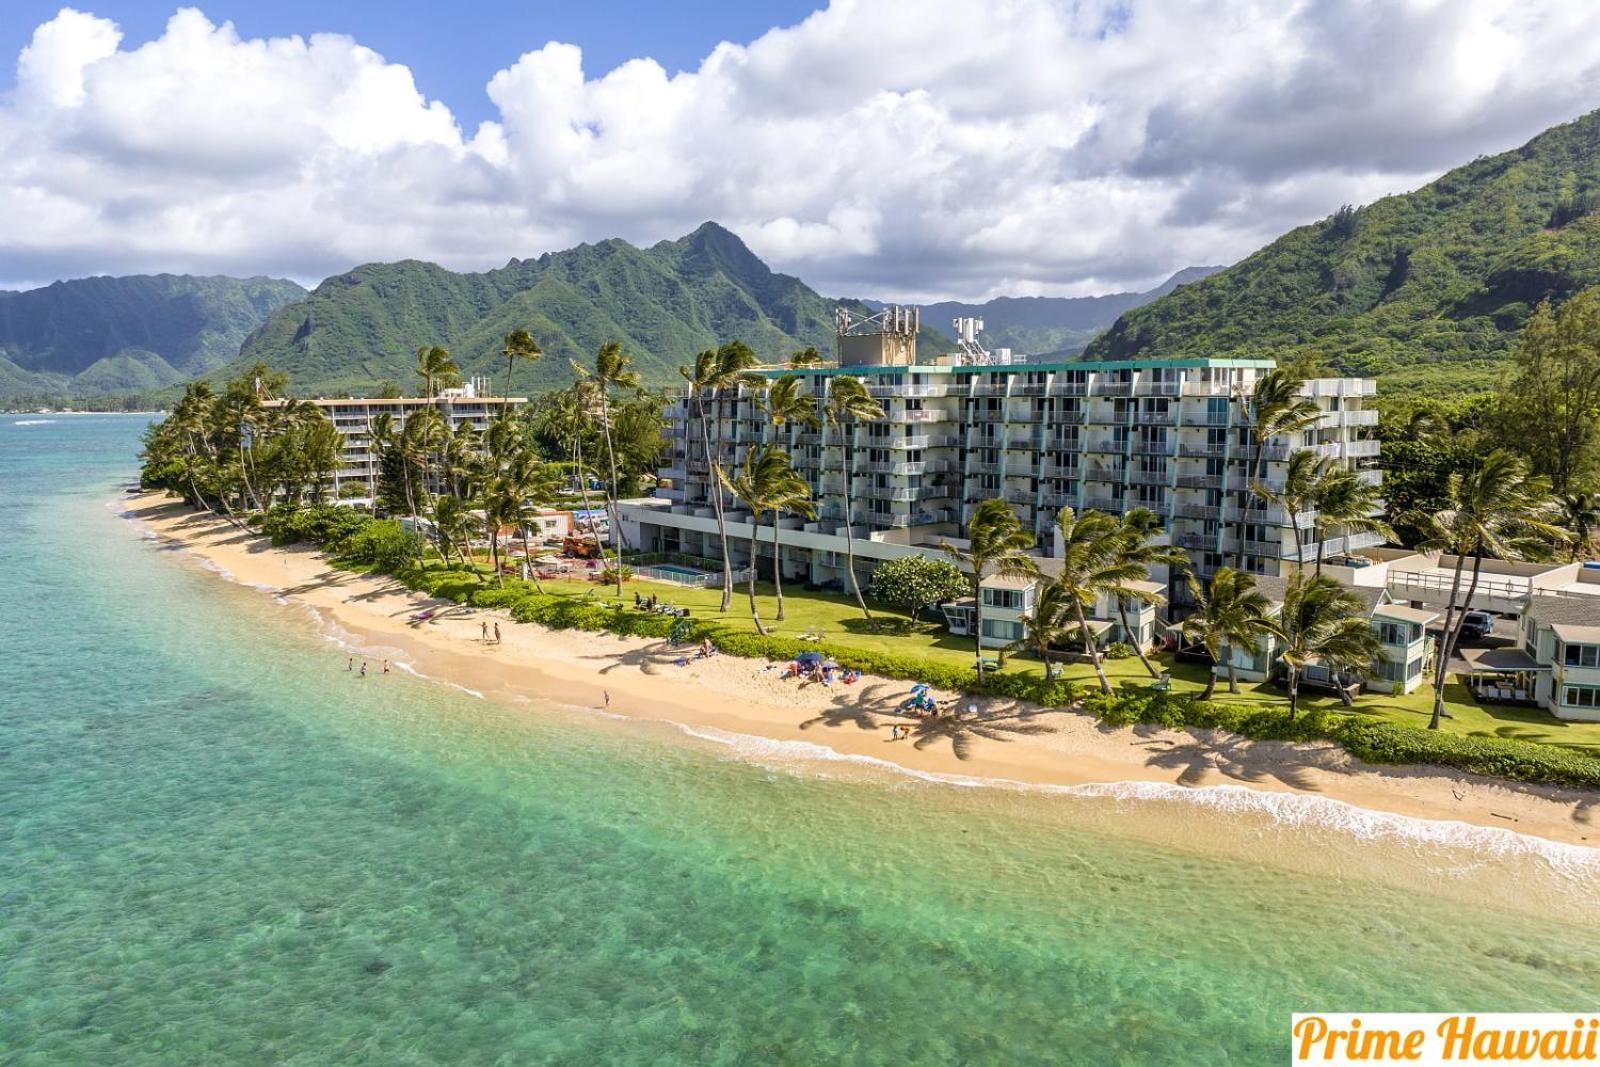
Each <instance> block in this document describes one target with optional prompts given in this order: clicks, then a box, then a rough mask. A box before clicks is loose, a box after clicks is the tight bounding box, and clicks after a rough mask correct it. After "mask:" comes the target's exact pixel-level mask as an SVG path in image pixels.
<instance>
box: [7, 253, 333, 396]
mask: <svg viewBox="0 0 1600 1067" xmlns="http://www.w3.org/2000/svg"><path fill="white" fill-rule="evenodd" d="M303 296H305V290H304V289H302V288H301V287H300V286H298V285H296V284H295V283H294V282H290V281H284V280H282V279H277V278H224V277H193V276H189V275H176V274H152V275H132V276H129V277H123V278H81V279H77V280H75V281H67V282H56V283H55V284H54V285H47V286H44V287H42V288H39V289H29V290H26V291H23V292H0V399H3V398H9V397H22V396H30V397H40V398H44V397H49V396H87V395H93V394H96V393H111V392H126V391H148V390H151V389H155V388H159V387H161V386H165V385H170V384H172V383H174V382H180V381H184V380H186V379H188V378H192V377H194V376H195V375H197V374H203V373H205V372H207V371H210V370H213V369H215V368H217V367H219V366H222V365H223V364H225V363H228V362H230V361H231V360H233V359H236V358H237V357H238V353H239V346H240V344H241V343H242V342H243V341H244V338H245V337H246V336H247V335H248V334H249V333H250V331H252V330H254V329H255V328H256V327H257V326H259V325H261V323H263V322H264V321H266V319H267V316H268V315H269V314H270V313H271V312H272V310H273V309H274V308H277V307H281V306H283V305H284V304H287V303H289V302H291V301H294V300H298V299H300V298H301V297H303Z"/></svg>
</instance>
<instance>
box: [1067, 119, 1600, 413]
mask: <svg viewBox="0 0 1600 1067" xmlns="http://www.w3.org/2000/svg"><path fill="white" fill-rule="evenodd" d="M1595 284H1600V111H1595V112H1591V113H1589V114H1587V115H1584V116H1582V117H1580V118H1578V119H1575V120H1574V121H1572V122H1569V123H1564V124H1562V125H1559V126H1554V127H1551V128H1550V129H1548V130H1545V131H1544V132H1543V133H1540V134H1538V135H1537V136H1535V137H1533V138H1532V139H1530V140H1529V141H1528V142H1527V143H1525V144H1523V145H1522V146H1520V147H1518V148H1514V149H1512V150H1510V151H1507V152H1502V153H1499V154H1497V155H1493V156H1481V157H1479V158H1478V159H1475V160H1473V161H1472V162H1470V163H1467V164H1465V165H1463V166H1460V167H1456V168H1454V169H1452V170H1450V171H1448V172H1446V173H1445V174H1443V175H1441V176H1440V177H1439V178H1437V179H1435V180H1434V181H1432V182H1429V183H1427V184H1426V185H1424V186H1422V187H1421V188H1419V189H1416V190H1413V191H1411V192H1408V193H1399V194H1396V195H1393V196H1388V197H1383V198H1382V199H1379V200H1376V201H1374V202H1373V203H1371V204H1368V205H1366V206H1364V207H1361V208H1341V209H1340V210H1339V211H1337V212H1335V213H1334V214H1332V215H1330V216H1328V217H1327V218H1324V219H1322V220H1320V221H1318V222H1315V223H1311V224H1309V225H1306V226H1299V227H1296V228H1295V229H1293V230H1290V231H1289V232H1288V233H1286V234H1284V235H1283V236H1281V237H1279V238H1278V239H1277V240H1275V241H1273V242H1271V243H1270V244H1268V245H1266V246H1265V247H1263V248H1261V249H1258V250H1257V251H1256V252H1254V253H1252V254H1251V255H1249V256H1247V257H1246V258H1245V259H1243V260H1241V261H1240V262H1239V263H1236V264H1234V265H1233V266H1231V267H1229V268H1227V269H1226V270H1223V271H1220V272H1218V273H1217V274H1214V275H1212V276H1210V277H1208V278H1205V279H1203V280H1201V281H1199V282H1197V283H1195V284H1193V285H1187V286H1184V287H1182V288H1180V289H1178V290H1176V291H1175V292H1173V293H1171V294H1169V295H1167V296H1165V297H1162V298H1160V299H1158V300H1155V301H1152V302H1151V303H1149V304H1146V305H1144V306H1142V307H1139V308H1135V309H1132V310H1130V311H1127V312H1124V313H1123V314H1122V315H1121V316H1119V317H1118V319H1117V321H1116V323H1114V324H1113V325H1112V327H1111V328H1110V329H1109V330H1108V331H1107V332H1106V333H1105V334H1103V335H1101V336H1100V337H1099V338H1097V339H1096V340H1095V341H1093V342H1091V343H1090V344H1089V346H1088V348H1087V349H1086V352H1085V354H1086V355H1087V356H1089V357H1094V358H1123V359H1125V358H1130V357H1133V356H1144V357H1157V358H1165V357H1178V356H1194V355H1216V356H1226V355H1252V356H1269V357H1273V358H1278V359H1296V358H1305V357H1310V358H1312V359H1314V360H1316V361H1318V362H1321V363H1325V364H1327V365H1329V366H1331V367H1332V368H1334V369H1336V370H1338V371H1340V372H1343V373H1348V374H1358V375H1368V376H1377V377H1380V378H1381V379H1383V380H1384V381H1385V383H1386V384H1388V385H1389V386H1391V387H1400V388H1412V387H1417V388H1430V387H1441V388H1452V389H1471V388H1484V387H1487V386H1489V385H1491V384H1493V382H1494V380H1495V379H1496V378H1497V377H1498V374H1499V372H1500V367H1501V366H1502V364H1503V361H1504V359H1505V357H1506V355H1507V353H1508V352H1509V351H1510V348H1511V345H1512V344H1513V343H1514V341H1515V339H1516V336H1517V333H1518V332H1519V331H1520V330H1521V328H1522V326H1523V325H1524V324H1525V323H1526V322H1527V319H1528V316H1529V315H1531V314H1532V311H1533V308H1534V307H1535V306H1536V305H1537V304H1538V303H1539V302H1540V301H1541V300H1546V299H1548V300H1551V301H1553V302H1557V303H1559V302H1560V301H1561V300H1563V299H1565V298H1566V297H1567V296H1570V295H1572V294H1573V293H1575V292H1577V291H1578V290H1579V289H1581V288H1584V287H1586V286H1589V285H1595Z"/></svg>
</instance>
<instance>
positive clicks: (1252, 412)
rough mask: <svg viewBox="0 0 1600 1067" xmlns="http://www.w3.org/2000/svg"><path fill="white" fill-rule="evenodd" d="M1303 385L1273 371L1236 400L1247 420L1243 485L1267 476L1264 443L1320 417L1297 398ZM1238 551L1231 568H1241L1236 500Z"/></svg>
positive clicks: (1305, 398)
mask: <svg viewBox="0 0 1600 1067" xmlns="http://www.w3.org/2000/svg"><path fill="white" fill-rule="evenodd" d="M1304 384H1305V383H1304V382H1303V381H1302V380H1301V379H1300V378H1299V377H1297V376H1296V375H1294V374H1293V373H1291V372H1290V371H1288V370H1286V369H1284V368H1282V367H1274V368H1273V369H1272V370H1269V371H1267V373H1265V374H1263V375H1262V376H1261V377H1260V378H1259V379H1257V380H1256V387H1255V392H1253V393H1252V394H1250V395H1249V396H1244V395H1241V396H1240V397H1239V406H1240V407H1241V408H1242V409H1243V410H1244V412H1245V413H1246V416H1247V417H1248V418H1249V420H1250V440H1251V444H1252V445H1253V446H1254V451H1253V452H1252V454H1251V457H1250V466H1249V473H1248V475H1247V484H1248V485H1249V486H1254V485H1255V484H1256V483H1258V482H1261V481H1264V480H1265V479H1266V473H1267V442H1268V441H1270V440H1272V439H1273V438H1274V437H1277V436H1279V435H1282V434H1292V433H1299V432H1301V431H1302V430H1305V429H1307V428H1308V427H1310V426H1313V425H1315V423H1316V421H1317V420H1318V419H1319V418H1321V417H1322V409H1321V408H1320V407H1318V406H1317V402H1316V401H1315V400H1312V399H1311V398H1310V397H1308V396H1301V395H1300V387H1301V386H1302V385H1304ZM1239 503H1240V515H1241V518H1240V520H1239V547H1238V548H1237V549H1235V550H1234V568H1235V569H1241V568H1243V566H1244V528H1245V522H1244V519H1243V518H1242V516H1243V514H1244V500H1243V499H1241V500H1240V502H1239Z"/></svg>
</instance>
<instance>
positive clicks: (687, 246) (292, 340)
mask: <svg viewBox="0 0 1600 1067" xmlns="http://www.w3.org/2000/svg"><path fill="white" fill-rule="evenodd" d="M837 305H838V302H837V301H834V300H830V299H828V298H826V297H823V296H821V295H819V294H818V293H816V292H814V291H813V290H812V289H810V288H808V287H807V286H806V285H805V284H804V283H802V282H801V281H800V280H799V279H797V278H793V277H790V276H789V275H786V274H775V273H773V272H772V271H771V270H769V269H768V268H767V266H766V264H765V263H763V262H762V261H761V260H760V259H758V258H757V257H756V256H755V255H754V254H753V253H752V252H751V251H750V250H749V249H748V248H747V247H745V244H744V242H743V241H741V240H740V239H739V238H738V237H736V236H735V235H734V234H732V233H730V232H729V231H727V230H725V229H723V228H722V227H721V226H718V225H716V224H715V223H710V222H708V223H706V224H704V225H702V226H701V227H700V228H699V229H697V230H695V231H694V232H693V233H692V234H689V235H688V236H687V237H684V238H681V239H680V240H676V241H663V242H661V243H659V244H656V245H653V246H651V247H649V248H636V247H634V246H633V245H631V244H628V243H627V242H626V241H621V240H608V241H602V242H600V243H599V244H592V245H589V244H586V245H579V246H578V247H577V248H572V249H568V250H566V251H563V252H555V253H548V254H546V255H543V256H540V257H539V258H538V259H528V260H513V261H512V262H510V263H508V264H507V265H506V266H504V267H502V268H500V269H498V270H491V271H485V272H483V273H481V274H470V273H456V272H453V271H449V270H445V269H444V268H443V267H439V266H436V265H434V264H431V263H421V262H417V261H414V260H411V261H406V262H401V263H377V264H369V265H367V266H363V267H358V268H356V269H355V270H352V271H350V272H349V273H347V274H342V275H338V276H337V277H333V278H329V279H328V280H327V281H325V282H323V283H322V284H321V285H319V286H317V288H316V289H315V290H314V291H313V292H312V293H311V295H310V296H309V297H308V298H307V299H306V300H305V301H303V302H301V303H299V304H295V305H293V306H291V307H285V308H282V309H280V310H279V311H277V312H276V313H275V314H273V315H272V317H271V318H270V319H269V320H268V321H267V323H266V324H265V325H264V326H263V327H262V328H261V329H260V330H258V331H257V332H256V333H255V334H254V335H253V336H251V337H250V338H249V339H248V341H246V343H245V345H244V350H243V352H242V353H241V363H245V364H248V363H253V362H255V361H257V360H261V361H264V362H266V363H269V364H271V365H272V366H273V367H275V368H277V369H280V370H284V371H287V372H288V373H289V375H290V379H291V381H292V382H293V383H294V387H295V389H296V390H297V391H300V392H306V391H318V392H337V391H350V392H357V393H361V392H370V391H372V390H373V389H374V387H375V386H376V385H378V383H380V382H385V381H391V382H395V383H397V384H401V385H403V386H405V387H407V388H410V387H413V386H414V384H415V380H416V374H415V361H416V350H417V348H418V347H419V346H421V345H424V344H428V345H433V344H439V345H443V346H444V347H446V348H448V349H449V350H450V352H451V354H452V356H454V358H455V360H456V362H457V364H458V365H459V366H460V367H461V370H462V373H463V374H464V375H468V376H470V375H474V374H494V375H497V376H500V377H501V380H503V375H504V372H505V360H504V358H503V357H502V355H501V343H502V338H504V336H505V335H506V333H507V332H509V331H510V330H513V329H515V328H517V327H525V328H526V329H528V330H529V331H531V332H532V334H533V336H534V337H535V338H536V339H537V340H538V341H539V344H540V346H541V347H542V348H543V349H544V352H545V355H544V358H542V359H540V360H538V361H537V362H534V363H531V364H519V365H518V366H517V368H516V370H515V372H514V377H513V389H514V391H518V392H532V391H536V390H540V389H543V388H547V387H549V386H552V385H559V384H562V383H565V382H568V381H570V380H571V378H572V372H571V369H570V367H569V365H568V360H569V359H578V360H581V361H584V362H587V361H590V360H592V359H593V356H594V352H595V350H596V349H597V348H599V346H600V345H601V344H603V343H605V342H607V341H612V340H615V341H620V342H621V343H622V345H623V347H624V348H625V349H626V350H627V351H628V352H629V354H630V355H631V356H632V357H633V360H634V365H635V366H636V367H637V368H638V369H639V370H640V372H641V373H642V374H643V375H644V377H645V380H646V381H647V382H652V383H656V384H666V383H668V382H674V381H677V380H678V377H677V368H678V366H679V365H680V364H684V363H687V362H689V361H690V360H692V358H693V356H694V354H695V353H696V352H698V351H700V350H702V349H705V348H713V347H715V346H717V345H719V344H723V343H725V342H727V341H730V340H734V339H738V340H741V341H744V342H745V343H746V344H748V345H750V346H751V347H752V348H754V349H755V350H756V352H757V353H759V354H760V355H761V356H763V357H765V358H768V359H778V358H782V357H784V356H787V355H789V354H791V353H792V352H794V351H795V350H797V349H800V348H804V347H806V346H807V345H815V346H816V347H817V348H819V349H822V350H823V351H828V352H831V351H832V348H833V334H834V325H833V315H834V310H835V308H836V307H837ZM941 340H943V338H942V337H941V336H940V335H938V334H936V333H935V334H932V335H930V337H929V338H928V341H929V343H933V344H937V343H938V342H939V341H941Z"/></svg>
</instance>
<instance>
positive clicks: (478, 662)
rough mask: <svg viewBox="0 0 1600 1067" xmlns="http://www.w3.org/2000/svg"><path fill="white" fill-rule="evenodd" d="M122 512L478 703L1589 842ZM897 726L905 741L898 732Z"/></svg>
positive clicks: (1319, 769) (947, 767)
mask: <svg viewBox="0 0 1600 1067" xmlns="http://www.w3.org/2000/svg"><path fill="white" fill-rule="evenodd" d="M119 503H120V504H121V505H122V510H123V513H124V515H125V516H126V517H128V518H130V519H133V520H134V521H136V522H138V523H141V524H143V525H144V526H145V527H146V528H147V529H148V530H150V531H151V532H152V533H153V534H155V535H157V536H159V537H161V538H163V539H166V540H168V541H171V542H173V543H175V544H178V545H180V546H182V547H183V548H184V549H186V550H187V551H188V552H189V553H191V554H192V555H193V556H194V557H195V558H196V559H198V560H199V561H201V562H202V563H203V564H205V565H207V566H208V567H209V568H210V569H212V570H214V571H216V572H219V573H220V575H221V576H224V577H227V578H229V579H230V580H232V581H235V582H237V583H239V584H243V585H248V586H252V587H255V588H258V589H261V590H264V591H271V592H272V593H273V594H274V595H276V596H277V597H279V598H281V599H283V600H286V601H289V602H295V603H300V604H303V605H305V606H307V607H309V608H311V609H313V610H314V611H315V612H316V613H317V614H318V615H320V616H321V617H322V618H323V619H325V620H327V621H330V622H332V623H334V624H335V625H337V626H338V627H339V628H341V629H343V630H345V631H348V632H349V634H350V635H351V636H352V637H353V638H355V639H357V640H358V641H359V642H361V643H364V644H366V645H368V646H377V647H380V648H391V649H395V650H396V652H397V655H396V657H395V658H396V659H397V662H400V663H404V664H406V667H405V668H404V669H409V670H411V671H414V672H416V673H419V674H423V675H425V676H426V677H428V678H430V679H432V680H434V681H439V682H443V683H445V684H449V685H452V686H455V687H457V688H460V689H463V690H466V691H468V692H470V693H473V694H474V695H478V696H483V697H485V698H486V699H493V700H497V701H500V702H504V703H509V704H513V705H514V704H517V703H519V702H525V701H526V700H528V699H535V700H550V701H556V702H560V703H563V704H568V705H580V706H587V707H590V708H595V709H600V710H606V711H608V712H609V713H610V714H611V715H612V716H615V717H619V718H626V719H634V720H643V721H653V722H657V723H663V724H669V725H671V726H674V727H676V728H677V729H679V730H682V731H683V732H684V733H686V734H688V735H690V736H694V737H697V738H699V739H700V740H701V741H702V742H705V743H715V744H722V745H725V746H731V747H734V748H738V747H740V746H741V745H747V742H745V741H741V740H740V739H758V740H761V741H765V742H769V743H777V744H780V745H785V746H790V751H791V754H798V755H800V756H801V757H802V758H805V756H806V752H805V751H804V750H802V749H800V748H799V746H815V749H816V751H815V754H814V755H812V756H811V757H810V758H813V759H822V760H839V759H843V760H850V761H856V762H863V763H867V762H870V763H872V764H877V765H880V766H882V767H883V768H884V769H886V770H895V771H899V772H901V773H905V774H910V775H914V776H916V777H919V778H925V779H928V780H931V781H943V782H946V783H949V784H953V785H964V786H992V787H1009V788H1041V787H1042V788H1049V789H1074V790H1076V789H1092V790H1096V791H1100V790H1104V791H1110V790H1113V789H1115V790H1121V791H1124V792H1128V793H1139V792H1144V793H1147V794H1151V793H1159V794H1162V795H1172V794H1173V793H1174V792H1195V791H1198V790H1206V791H1207V792H1206V794H1205V796H1206V799H1207V800H1209V801H1212V802H1214V803H1217V804H1219V805H1225V804H1227V803H1229V802H1230V801H1229V798H1233V799H1245V800H1258V801H1259V802H1261V804H1262V806H1265V805H1266V804H1267V803H1273V804H1278V805H1280V806H1287V807H1290V808H1293V807H1295V806H1297V802H1296V801H1293V800H1289V799H1287V798H1293V797H1297V798H1301V799H1302V800H1303V799H1304V798H1310V797H1320V798H1323V799H1326V800H1331V801H1337V802H1340V803H1342V804H1344V805H1348V806H1349V807H1351V808H1353V809H1359V811H1365V812H1382V813H1387V814H1389V815H1398V816H1403V817H1406V818H1411V819H1419V820H1425V821H1429V822H1433V823H1437V824H1440V825H1439V826H1438V828H1437V829H1438V830H1439V831H1440V832H1443V831H1445V830H1447V829H1448V824H1450V823H1457V824H1462V823H1464V824H1468V825H1471V826H1477V827H1485V828H1492V829H1497V830H1502V831H1507V832H1509V833H1511V834H1514V835H1526V836H1532V837H1537V838H1542V839H1544V840H1547V841H1554V842H1558V843H1562V844H1567V845H1575V846H1583V847H1585V848H1589V849H1595V848H1600V793H1591V792H1587V791H1583V790H1576V789H1563V788H1558V787H1553V786H1541V785H1524V784H1520V783H1511V782H1501V781H1497V780H1494V779H1489V778H1485V777H1481V776H1476V775H1469V774H1463V773H1459V772H1453V771H1447V770H1445V769H1442V768H1434V767H1425V766H1424V767H1411V766H1408V767H1387V766H1374V765H1369V764H1364V763H1362V762H1360V761H1359V760H1356V759H1355V758H1354V757H1352V756H1350V755H1349V754H1348V753H1346V752H1345V751H1344V750H1343V749H1341V748H1339V747H1338V746H1337V745H1334V744H1332V743H1331V742H1328V743H1316V744H1291V743H1286V742H1265V741H1249V740H1246V739H1243V738H1239V737H1236V736H1233V735H1222V736H1215V737H1213V736H1210V735H1209V732H1207V731H1194V732H1190V731H1177V730H1162V729H1158V728H1150V727H1125V728H1111V727H1107V726H1105V725H1104V724H1102V723H1100V722H1099V721H1098V720H1096V719H1094V718H1093V717H1091V716H1089V715H1085V714H1082V713H1079V712H1075V711H1071V710H1067V709H1055V708H1039V707H1037V706H1034V705H1029V704H1026V703H1023V702H1020V701H1014V700H1007V699H1004V698H982V697H962V706H967V705H974V704H975V705H977V708H978V713H977V715H976V716H975V717H968V718H955V719H941V720H934V721H932V722H924V723H919V722H917V720H913V719H910V718H909V717H905V716H901V715H897V714H895V710H894V709H895V707H896V705H897V704H898V703H899V701H900V700H901V699H902V698H903V697H904V695H905V693H906V692H907V690H908V689H909V683H907V682H904V681H900V680H896V679H886V678H877V677H873V676H871V675H867V676H863V678H862V680H861V682H860V683H859V684H857V685H854V686H845V685H843V684H835V685H834V686H832V687H829V688H825V687H823V686H821V685H817V684H814V683H810V682H805V681H800V680H795V679H784V678H782V676H781V671H780V670H778V669H776V668H774V667H771V666H769V665H767V664H765V663H763V662H762V661H759V660H753V659H742V658H739V657H734V656H727V655H722V656H717V657H714V658H712V659H708V660H693V659H690V661H689V663H688V665H686V666H677V665H676V661H677V660H678V659H679V658H680V656H681V655H682V654H683V653H682V652H681V651H680V650H669V649H668V648H667V647H666V643H665V642H663V641H659V640H654V639H649V638H624V637H618V636H616V635H613V634H606V633H592V632H586V631H553V630H546V629H544V628H543V627H540V626H537V625H534V624H524V623H516V622H513V621H511V619H510V616H509V614H508V613H506V612H503V611H491V610H485V609H479V608H471V607H466V606H462V605H456V604H454V603H452V602H449V601H440V600H435V599H433V598H429V597H427V596H425V595H423V594H421V593H417V592H415V591H413V590H410V589H408V588H407V587H405V586H404V585H402V584H401V583H400V582H398V581H396V580H395V579H393V578H390V577H388V576H386V575H365V574H355V573H352V572H348V571H342V570H337V569H335V568H333V567H332V566H331V565H330V564H329V563H328V562H327V561H326V560H324V559H323V558H322V556H321V555H320V554H319V553H318V552H317V551H316V550H314V549H312V548H309V547H299V548H281V549H277V548H272V547H271V546H270V544H269V542H268V541H267V539H266V538H265V537H263V536H260V535H258V534H254V533H251V532H248V531H241V530H238V529H236V528H235V527H233V526H231V525H229V524H228V523H227V522H226V521H225V520H222V519H219V518H216V517H213V516H210V515H207V514H206V513H204V512H194V511H191V510H189V509H188V508H187V507H186V506H185V505H184V504H183V503H182V502H180V501H177V500H174V499H170V498H167V497H165V496H163V495H161V494H155V493H140V494H137V495H134V494H130V495H128V496H127V497H126V498H125V499H123V500H122V501H120V502H119ZM644 584H647V583H641V587H643V585H644ZM430 606H431V607H443V608H445V609H446V610H443V611H441V613H440V614H439V615H438V616H436V617H435V618H434V619H433V620H431V621H429V622H428V623H425V624H423V625H420V626H413V625H412V624H411V623H410V616H411V615H412V614H413V613H414V612H416V611H419V610H421V609H422V608H424V607H430ZM484 623H488V625H489V626H490V628H491V630H492V628H493V626H494V625H495V624H496V623H498V624H499V626H500V629H501V632H502V638H503V640H502V643H500V644H493V643H491V644H485V643H483V642H482V641H481V640H480V633H481V628H482V625H483V624H484ZM608 695H609V700H608V699H607V697H608ZM939 695H940V696H941V697H950V696H953V694H943V693H941V694H939ZM529 713H532V712H529ZM894 724H899V725H913V726H915V727H916V732H915V734H914V735H913V736H912V737H910V738H907V739H902V740H898V741H895V740H891V739H890V727H891V725H894ZM1238 790H1245V791H1247V794H1241V793H1239V792H1237V791H1238ZM1298 806H1299V807H1302V808H1303V807H1304V806H1305V805H1304V804H1303V803H1302V804H1299V805H1298Z"/></svg>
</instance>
